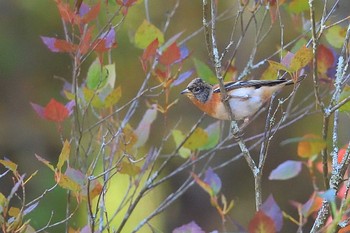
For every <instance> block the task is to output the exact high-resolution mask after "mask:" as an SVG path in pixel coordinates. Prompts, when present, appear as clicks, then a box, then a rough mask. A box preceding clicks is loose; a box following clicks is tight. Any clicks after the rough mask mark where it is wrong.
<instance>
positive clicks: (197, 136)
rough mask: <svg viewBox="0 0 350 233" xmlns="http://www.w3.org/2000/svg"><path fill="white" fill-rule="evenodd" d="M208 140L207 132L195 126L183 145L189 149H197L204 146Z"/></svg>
mask: <svg viewBox="0 0 350 233" xmlns="http://www.w3.org/2000/svg"><path fill="white" fill-rule="evenodd" d="M207 141H208V134H207V132H205V130H204V129H202V128H197V129H196V130H195V131H194V132H193V133H192V135H191V136H190V137H189V138H188V139H187V140H186V142H185V144H184V145H183V146H184V147H186V148H188V149H190V150H197V149H198V148H200V147H202V146H204V145H205V144H206V143H207Z"/></svg>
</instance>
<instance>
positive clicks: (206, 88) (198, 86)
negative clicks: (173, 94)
mask: <svg viewBox="0 0 350 233" xmlns="http://www.w3.org/2000/svg"><path fill="white" fill-rule="evenodd" d="M212 89H213V87H212V86H211V85H210V84H208V83H206V82H204V81H203V80H202V79H201V78H196V79H193V80H192V81H191V82H190V83H189V84H188V85H187V88H186V89H185V90H183V91H182V92H181V94H185V95H187V96H188V97H189V98H191V97H194V98H196V99H197V100H198V101H200V102H202V103H205V102H206V101H207V100H208V99H209V97H210V95H211V94H212Z"/></svg>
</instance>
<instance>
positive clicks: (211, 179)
mask: <svg viewBox="0 0 350 233" xmlns="http://www.w3.org/2000/svg"><path fill="white" fill-rule="evenodd" d="M203 181H204V182H205V183H207V184H209V186H210V187H211V189H212V190H213V192H214V194H215V195H217V194H218V193H219V192H220V189H221V179H220V177H219V176H218V175H217V174H216V173H215V172H214V171H213V169H211V168H210V167H209V168H208V170H207V171H206V172H205V177H204V180H203Z"/></svg>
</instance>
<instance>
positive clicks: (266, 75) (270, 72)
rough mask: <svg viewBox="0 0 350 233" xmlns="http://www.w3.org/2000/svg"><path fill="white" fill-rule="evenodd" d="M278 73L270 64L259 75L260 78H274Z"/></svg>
mask: <svg viewBox="0 0 350 233" xmlns="http://www.w3.org/2000/svg"><path fill="white" fill-rule="evenodd" d="M277 74H278V70H277V69H276V68H274V67H273V66H272V65H269V66H268V67H267V69H266V70H265V71H264V72H263V74H262V75H261V78H260V79H261V80H275V79H276V77H277Z"/></svg>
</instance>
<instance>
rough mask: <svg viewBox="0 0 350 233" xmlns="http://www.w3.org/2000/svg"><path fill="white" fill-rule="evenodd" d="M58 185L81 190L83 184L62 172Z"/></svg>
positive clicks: (71, 189)
mask: <svg viewBox="0 0 350 233" xmlns="http://www.w3.org/2000/svg"><path fill="white" fill-rule="evenodd" d="M58 185H59V186H61V187H62V188H63V189H68V190H70V191H73V192H79V191H80V190H81V186H80V185H79V184H78V183H77V182H75V181H74V180H73V179H71V178H70V177H68V176H67V175H65V174H62V173H61V174H60V178H59V181H58Z"/></svg>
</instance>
